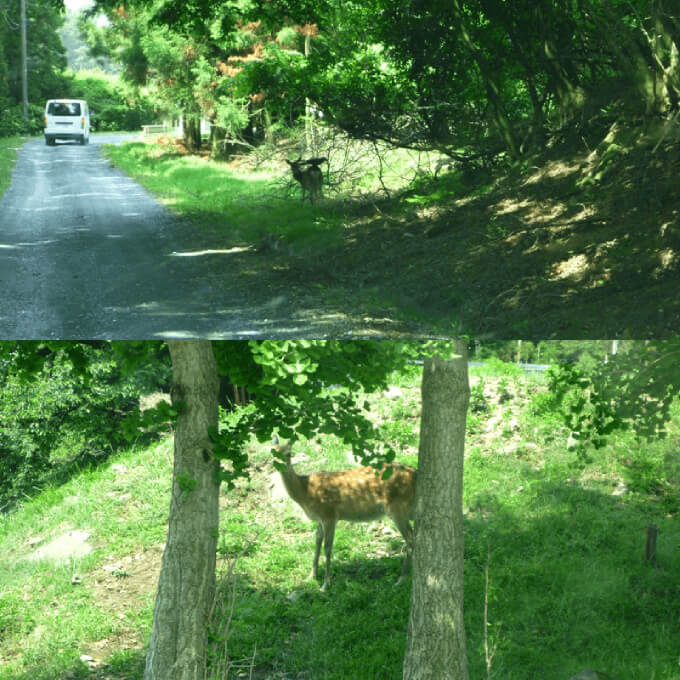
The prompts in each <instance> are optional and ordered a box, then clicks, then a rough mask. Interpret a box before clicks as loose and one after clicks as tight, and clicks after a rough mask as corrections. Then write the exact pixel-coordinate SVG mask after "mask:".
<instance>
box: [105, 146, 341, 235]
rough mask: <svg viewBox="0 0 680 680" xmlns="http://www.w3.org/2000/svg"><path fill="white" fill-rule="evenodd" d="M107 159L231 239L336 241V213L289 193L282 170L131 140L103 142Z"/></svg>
mask: <svg viewBox="0 0 680 680" xmlns="http://www.w3.org/2000/svg"><path fill="white" fill-rule="evenodd" d="M105 152H106V153H107V154H108V156H109V157H110V159H111V160H112V161H113V162H114V163H115V164H116V165H118V166H120V167H121V168H123V169H124V170H125V172H127V173H128V174H130V175H131V176H132V177H134V179H135V180H136V181H138V182H140V183H141V184H142V185H143V186H145V187H146V188H147V189H149V190H150V191H151V192H152V193H153V194H154V195H156V196H157V197H158V198H159V199H160V200H161V202H163V203H164V204H165V205H166V206H168V207H169V208H170V209H171V210H173V211H174V212H177V213H179V214H181V215H184V216H187V217H189V218H191V219H192V221H194V222H195V223H196V224H197V225H199V226H202V227H206V228H211V229H216V230H218V231H220V232H221V234H222V235H223V237H224V238H225V239H227V240H229V241H230V242H232V243H238V244H241V243H244V242H247V243H250V244H253V243H254V244H259V243H263V242H264V243H266V242H268V240H269V239H271V238H273V237H276V238H279V239H283V240H285V242H286V243H289V244H292V245H294V246H295V247H298V248H319V247H321V244H322V243H326V244H330V243H331V242H333V241H334V240H335V241H336V242H338V232H339V221H340V213H339V212H337V211H333V210H331V211H328V210H327V209H326V210H323V211H322V210H319V209H318V208H314V207H313V206H311V205H309V204H308V203H306V204H302V203H301V202H300V200H299V198H297V197H296V198H295V199H294V198H293V196H292V195H288V189H291V188H292V187H287V186H286V185H285V184H284V183H283V182H282V177H281V171H280V170H279V171H276V170H272V169H269V170H260V171H257V172H254V171H248V170H246V169H244V170H239V169H238V168H234V167H230V166H229V165H227V164H226V163H217V162H214V161H210V160H208V159H205V158H199V157H195V156H187V155H180V154H179V153H178V152H177V151H176V150H175V148H174V147H172V146H162V145H157V146H156V145H149V144H144V143H141V142H132V143H128V144H123V145H120V146H109V147H106V149H105Z"/></svg>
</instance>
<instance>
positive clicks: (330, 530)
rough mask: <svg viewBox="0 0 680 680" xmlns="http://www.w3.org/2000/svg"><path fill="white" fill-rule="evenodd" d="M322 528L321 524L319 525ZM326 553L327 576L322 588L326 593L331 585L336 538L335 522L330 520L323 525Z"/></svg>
mask: <svg viewBox="0 0 680 680" xmlns="http://www.w3.org/2000/svg"><path fill="white" fill-rule="evenodd" d="M319 526H321V524H319ZM323 535H324V552H325V553H326V576H325V578H324V581H323V585H322V586H321V590H322V591H325V590H326V589H327V588H328V587H329V586H330V584H331V555H332V554H333V539H334V538H335V521H334V520H330V521H328V522H324V523H323Z"/></svg>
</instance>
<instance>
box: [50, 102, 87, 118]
mask: <svg viewBox="0 0 680 680" xmlns="http://www.w3.org/2000/svg"><path fill="white" fill-rule="evenodd" d="M47 113H49V114H50V115H51V116H79V115H80V103H79V102H50V103H49V106H48V107H47Z"/></svg>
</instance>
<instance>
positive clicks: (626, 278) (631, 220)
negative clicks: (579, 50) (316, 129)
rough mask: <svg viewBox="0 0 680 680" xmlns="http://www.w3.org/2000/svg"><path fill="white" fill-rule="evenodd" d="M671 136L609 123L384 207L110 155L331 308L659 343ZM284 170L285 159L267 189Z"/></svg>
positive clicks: (675, 237) (277, 276) (678, 282)
mask: <svg viewBox="0 0 680 680" xmlns="http://www.w3.org/2000/svg"><path fill="white" fill-rule="evenodd" d="M679 140H680V130H672V131H671V133H670V134H669V132H668V131H667V130H665V129H663V128H658V127H657V128H655V129H645V130H643V129H641V128H636V127H628V128H624V127H621V126H618V125H616V124H614V125H611V126H610V127H600V128H593V129H592V130H590V131H589V132H583V133H581V134H579V135H578V137H577V138H566V139H565V138H563V139H553V140H552V141H551V142H550V143H549V144H548V145H547V146H546V148H545V149H544V151H542V152H541V153H540V154H537V155H534V156H533V157H531V158H528V159H525V160H524V161H523V162H522V163H521V164H518V165H516V166H514V167H507V166H504V167H500V166H499V167H496V168H491V169H488V170H476V171H465V170H464V169H461V168H456V169H454V170H453V171H452V172H448V173H445V174H441V173H440V174H439V175H438V176H433V175H432V174H425V176H423V177H421V178H420V179H417V180H416V181H415V182H412V183H411V184H410V185H409V186H408V187H405V188H404V187H402V188H401V189H400V190H398V191H394V192H391V195H390V196H389V197H387V198H386V197H384V196H381V194H380V193H379V192H374V193H373V194H371V195H364V196H363V197H361V198H360V199H348V198H347V196H343V194H342V193H341V192H335V193H333V191H331V190H329V191H327V197H326V198H324V199H323V200H322V201H320V202H319V203H317V205H315V206H313V207H310V206H307V205H306V206H301V205H300V204H299V202H298V199H297V198H292V197H290V196H286V197H284V198H283V200H282V199H281V198H280V197H279V198H275V197H274V198H272V193H271V187H272V186H274V185H272V184H271V183H270V184H269V185H266V183H262V184H259V185H258V189H257V191H259V194H258V198H255V197H254V194H253V190H254V188H253V187H252V186H251V187H248V188H247V189H246V188H243V187H245V185H246V184H247V182H244V181H243V179H242V177H243V176H242V175H241V179H240V188H239V187H237V186H235V185H234V183H233V182H232V183H231V184H230V183H229V182H228V181H227V180H226V179H225V175H224V174H223V175H222V179H221V183H220V181H219V180H218V179H216V175H215V173H217V174H219V172H223V173H229V172H231V171H232V170H233V169H234V168H237V169H238V171H239V172H242V171H243V169H244V167H247V166H248V159H247V158H246V159H245V160H244V159H239V160H238V161H237V162H234V163H231V164H230V165H226V164H215V163H212V162H211V161H209V160H208V159H206V158H204V159H202V160H200V161H198V160H197V159H196V157H193V158H192V159H189V158H187V157H186V156H183V155H181V154H180V153H178V152H177V150H176V148H174V149H170V150H169V149H168V148H167V147H165V148H163V147H159V146H157V145H144V147H143V151H140V150H139V148H137V149H133V150H126V147H125V146H123V147H121V149H116V150H112V151H111V153H112V158H113V159H114V161H115V162H116V163H118V164H120V165H121V166H122V167H123V169H125V170H126V171H127V172H129V173H130V174H132V176H133V177H134V178H135V179H137V180H139V181H140V182H142V183H143V184H146V186H147V187H149V188H150V189H151V190H152V192H154V193H156V194H157V195H158V196H159V197H161V198H165V199H166V201H167V203H168V204H169V206H170V207H171V209H172V210H175V211H177V212H180V213H181V214H183V215H185V216H188V217H189V218H190V219H191V220H193V221H194V222H195V223H196V224H197V225H202V226H203V227H206V226H208V225H209V226H210V227H211V228H213V229H217V230H219V231H221V232H222V234H223V238H224V239H225V241H226V243H225V245H226V246H231V247H234V246H241V247H243V246H244V245H245V246H247V247H249V248H252V249H253V252H254V253H256V254H257V255H259V256H260V257H253V258H251V259H250V260H249V274H250V275H253V276H254V279H255V278H257V279H259V280H261V281H262V282H263V284H264V285H266V286H267V287H269V288H271V289H277V288H279V289H285V290H292V291H298V293H299V295H300V297H301V298H302V297H303V296H307V297H308V296H309V295H317V296H320V297H322V298H323V300H324V306H325V308H326V309H328V310H329V311H333V310H337V311H339V310H342V309H343V306H348V305H349V306H351V308H352V312H353V314H354V316H355V317H356V318H361V317H362V315H365V317H366V318H374V319H375V318H376V317H380V316H381V315H382V316H383V317H385V318H389V317H390V315H393V316H402V317H404V316H405V317H410V318H412V319H414V320H417V322H418V325H419V326H420V330H419V331H418V332H419V333H421V334H426V333H427V332H428V331H431V332H433V333H441V332H442V331H443V332H446V333H451V332H455V333H461V332H462V333H470V334H473V335H476V336H477V337H481V338H484V337H496V338H498V337H524V338H550V337H553V338H567V337H574V338H576V337H580V338H604V337H661V336H672V335H675V334H676V333H677V330H678V328H680V295H678V290H680V183H679V182H678V181H677V178H678V176H679V175H680V153H679V152H678V149H679V148H680V146H679V144H680V141H679ZM133 146H137V147H139V146H141V145H133ZM133 151H134V154H133V153H132V152H133ZM133 155H135V158H133ZM141 156H144V157H145V159H146V162H140V157H141ZM218 165H219V166H221V168H222V170H220V171H217V170H216V169H215V168H216V166H218ZM201 166H202V167H201ZM208 166H210V167H211V175H210V179H209V180H208V179H207V177H208V175H206V168H207V167H208ZM285 167H287V166H285V164H284V163H283V157H282V158H280V159H279V178H278V180H277V181H278V182H279V186H280V182H281V177H283V176H285V172H283V168H285ZM230 168H231V169H230ZM192 174H193V176H194V178H195V182H196V183H195V184H194V185H193V186H190V184H191V183H190V182H187V179H188V177H189V176H190V175H192ZM332 174H333V168H332V167H331V174H330V176H331V177H332ZM175 176H176V178H177V182H174V181H173V177H175ZM253 181H256V180H253ZM257 181H262V180H257ZM197 186H200V187H202V189H201V188H198V189H197V188H196V187H197ZM265 186H267V188H266V189H263V187H265ZM239 191H242V192H243V196H244V199H243V205H242V206H241V207H240V208H239V209H238V210H237V209H236V208H235V205H236V204H237V202H238V196H237V194H238V192H239ZM274 191H275V190H274ZM220 193H225V194H227V193H228V194H229V201H228V202H226V203H225V202H222V203H221V204H220V200H222V199H220ZM225 200H226V199H225ZM254 279H253V280H254ZM387 334H389V333H387Z"/></svg>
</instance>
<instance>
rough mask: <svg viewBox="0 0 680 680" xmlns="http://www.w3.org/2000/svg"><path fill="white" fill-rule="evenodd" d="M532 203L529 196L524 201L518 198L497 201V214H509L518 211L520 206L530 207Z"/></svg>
mask: <svg viewBox="0 0 680 680" xmlns="http://www.w3.org/2000/svg"><path fill="white" fill-rule="evenodd" d="M531 203H532V202H531V201H530V200H529V199H527V198H525V199H524V200H523V201H518V200H517V199H516V198H505V199H503V200H502V201H500V202H499V203H496V215H507V214H508V213H513V212H517V211H518V210H519V209H520V208H528V207H529V206H530V205H531Z"/></svg>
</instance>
